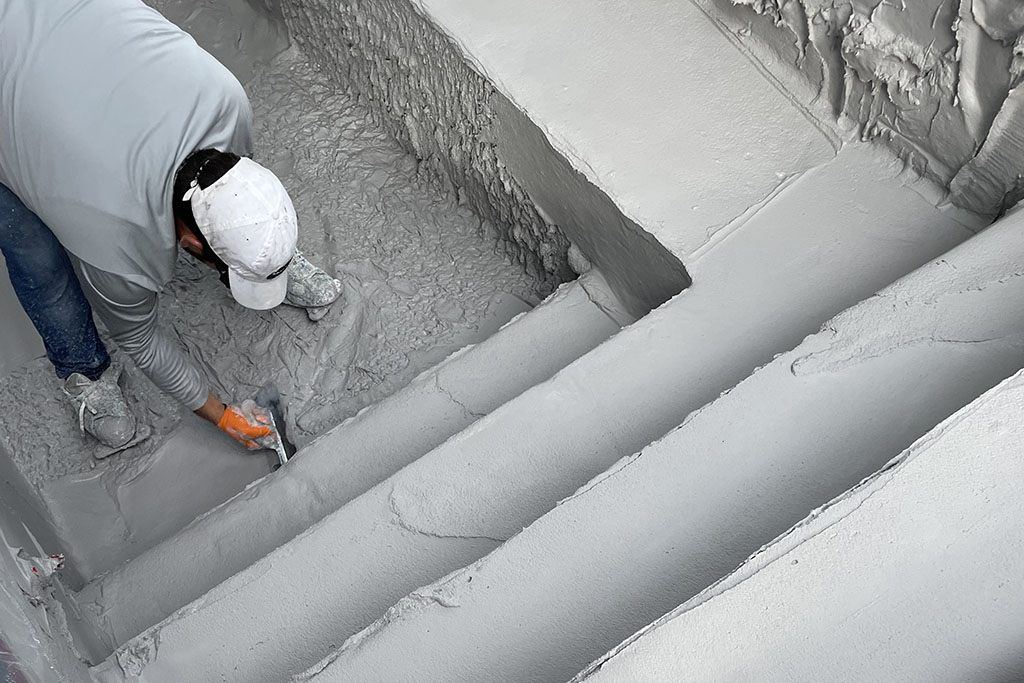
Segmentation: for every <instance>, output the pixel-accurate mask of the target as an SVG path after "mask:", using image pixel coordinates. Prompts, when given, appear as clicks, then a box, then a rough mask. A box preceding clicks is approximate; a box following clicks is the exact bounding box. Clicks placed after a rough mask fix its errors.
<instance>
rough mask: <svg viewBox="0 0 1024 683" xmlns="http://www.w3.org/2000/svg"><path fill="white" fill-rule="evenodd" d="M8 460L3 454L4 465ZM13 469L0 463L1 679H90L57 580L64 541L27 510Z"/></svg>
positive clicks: (36, 682)
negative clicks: (14, 487)
mask: <svg viewBox="0 0 1024 683" xmlns="http://www.w3.org/2000/svg"><path fill="white" fill-rule="evenodd" d="M3 455H4V454H3V453H0V456H3ZM2 463H3V459H2V457H0V468H3V467H4V466H3V464H2ZM8 474H9V473H8V472H6V471H4V470H3V469H0V479H2V485H3V488H2V495H0V681H4V683H67V681H71V680H76V681H79V680H80V681H85V680H88V679H89V673H88V671H87V670H86V667H85V665H84V664H83V663H82V662H81V661H80V660H79V657H78V653H77V652H76V651H75V650H74V648H73V647H72V645H71V638H70V635H69V628H68V620H67V615H66V613H65V611H64V609H63V607H62V606H61V604H60V602H59V600H60V599H62V598H63V597H64V591H63V589H62V587H61V585H60V583H57V582H53V581H52V580H51V577H52V574H51V573H50V572H51V571H52V569H53V567H54V563H53V562H52V561H51V560H50V559H49V557H48V556H49V555H50V554H52V553H56V552H57V551H58V550H59V544H58V543H57V542H56V539H55V536H54V535H53V531H52V529H48V528H47V526H48V525H47V524H46V522H45V520H42V519H41V518H40V516H39V515H37V514H32V513H31V512H29V511H27V510H26V509H25V506H24V505H23V503H24V500H23V499H22V498H21V496H19V495H17V494H16V493H15V495H11V493H12V490H11V483H12V482H11V481H10V480H9V479H8ZM33 570H35V571H33ZM37 572H38V573H37Z"/></svg>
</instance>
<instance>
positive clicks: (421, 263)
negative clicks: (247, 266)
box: [0, 0, 547, 578]
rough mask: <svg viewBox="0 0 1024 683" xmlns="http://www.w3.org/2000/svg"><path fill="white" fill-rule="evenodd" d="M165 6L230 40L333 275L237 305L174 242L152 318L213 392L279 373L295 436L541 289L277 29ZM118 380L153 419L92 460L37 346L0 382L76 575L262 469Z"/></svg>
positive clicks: (534, 298) (315, 249)
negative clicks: (35, 354)
mask: <svg viewBox="0 0 1024 683" xmlns="http://www.w3.org/2000/svg"><path fill="white" fill-rule="evenodd" d="M166 9H167V11H168V16H171V17H172V18H173V19H177V20H179V21H181V22H182V23H183V25H185V26H186V28H188V27H189V26H190V25H191V26H193V27H201V28H202V29H203V30H201V31H197V32H196V35H197V38H198V39H199V40H200V42H201V44H204V47H207V49H210V50H211V51H212V52H214V54H215V55H216V54H217V52H218V51H225V50H226V51H228V52H226V53H225V54H229V55H230V57H231V58H226V59H224V61H225V62H226V63H228V65H229V66H230V67H232V68H233V69H235V71H236V73H237V74H239V75H240V77H241V78H243V79H247V80H243V82H244V84H245V85H246V89H247V91H248V93H249V95H250V99H251V100H252V103H253V107H254V111H255V118H256V125H257V135H256V153H255V155H254V156H255V158H256V160H257V161H260V162H262V163H264V164H266V165H267V166H269V167H270V168H272V169H273V170H274V171H275V172H276V173H278V175H279V176H280V177H281V179H282V181H283V182H284V184H285V186H286V187H287V188H288V189H289V191H290V193H291V194H292V198H293V200H294V203H295V206H296V209H297V212H298V216H299V223H300V236H299V246H300V249H302V250H303V251H304V252H305V253H306V254H307V255H308V256H309V257H310V258H311V260H314V261H315V262H317V263H318V264H320V265H322V266H323V267H324V268H325V269H327V270H328V271H329V272H331V273H333V274H335V275H336V276H337V277H339V278H340V279H341V280H342V281H343V283H344V287H345V291H344V297H343V300H342V301H341V302H339V303H338V304H337V305H335V306H334V307H333V308H332V309H331V311H330V312H329V313H328V315H327V316H326V318H324V319H323V320H321V321H320V322H316V323H314V322H312V321H310V320H309V319H308V318H307V316H306V314H305V312H304V311H302V310H299V309H294V308H289V307H280V308H278V309H276V310H273V311H265V312H258V311H250V310H246V309H243V308H241V307H239V306H237V305H235V304H234V303H233V302H232V301H231V299H230V295H229V293H228V292H227V290H226V289H224V288H223V287H222V286H221V284H220V283H219V282H218V280H217V278H216V277H215V274H214V273H213V272H212V271H209V270H208V269H206V268H205V267H203V266H201V265H198V264H195V263H193V262H191V261H190V260H189V259H188V258H187V257H185V256H182V257H181V258H180V259H179V264H178V272H177V275H176V277H175V279H174V280H173V281H172V283H171V284H170V285H169V287H168V291H167V292H166V293H165V295H164V296H163V297H162V299H161V317H162V322H163V324H165V325H171V326H173V328H174V330H175V332H176V334H177V336H178V337H179V339H180V340H181V342H182V343H183V344H184V345H185V346H186V347H187V348H188V349H189V350H190V352H191V353H192V355H193V357H194V358H196V360H197V361H198V362H199V363H200V365H201V366H202V367H203V369H204V370H205V371H206V373H207V375H208V377H209V378H210V380H211V383H212V384H213V387H214V388H215V390H216V391H218V392H220V393H221V395H222V396H223V397H226V398H228V399H230V400H233V401H240V400H242V399H244V398H247V397H250V396H252V395H253V393H254V392H255V390H256V389H257V388H258V387H259V386H260V385H261V384H263V382H265V381H266V380H268V379H273V380H275V381H276V382H277V384H278V386H279V387H280V389H281V391H282V394H283V396H284V398H285V400H286V401H287V403H288V410H287V419H288V423H289V427H290V432H291V436H292V438H293V440H294V441H296V442H297V444H299V445H300V446H301V445H302V444H305V443H308V442H309V441H310V440H312V439H313V438H314V437H315V436H317V435H319V434H321V433H323V432H324V431H326V430H328V429H330V428H331V427H333V426H334V425H336V424H338V423H339V422H341V421H342V420H343V419H345V418H346V417H349V416H351V415H353V414H355V413H356V412H358V411H359V410H360V409H361V408H363V407H365V406H366V405H369V404H371V403H374V402H376V401H378V400H380V399H381V398H383V397H385V396H387V395H389V394H391V393H393V392H394V391H395V390H397V389H398V388H400V387H402V386H404V385H405V384H406V383H408V381H409V380H411V379H412V377H414V376H415V375H416V374H418V373H419V372H421V371H422V370H424V369H426V368H427V367H429V366H431V365H433V364H434V363H435V362H437V361H438V360H440V359H442V358H443V357H445V356H446V355H447V354H448V353H450V352H451V351H453V350H455V349H457V348H459V347H461V346H463V345H465V344H467V343H473V342H476V341H479V340H480V339H483V338H486V337H487V336H488V335H489V334H490V333H491V332H492V331H493V330H494V329H496V328H497V327H498V326H500V325H501V324H502V323H504V322H505V321H507V320H509V319H510V318H511V317H513V316H514V315H516V314H518V313H520V312H522V311H524V310H527V309H528V308H529V307H531V306H532V305H535V304H536V303H537V302H538V301H539V300H540V299H541V298H542V297H543V296H544V295H545V294H546V293H547V292H546V291H545V286H544V285H543V284H541V283H539V282H538V281H536V280H534V279H533V278H531V277H530V276H528V275H526V274H525V273H524V272H523V269H522V267H521V266H519V265H517V264H514V263H512V262H511V260H510V259H509V258H508V257H507V256H505V255H504V250H503V249H501V248H500V245H499V244H498V243H497V241H496V238H495V237H494V235H495V234H496V232H495V231H494V230H493V229H491V228H489V226H488V225H486V224H483V223H482V222H481V220H480V219H479V218H477V217H476V216H475V215H474V214H473V212H472V211H470V210H469V209H468V208H465V207H461V206H459V205H458V202H457V200H456V198H455V195H454V193H449V192H447V191H445V190H444V189H443V188H440V187H438V185H437V184H436V183H435V182H434V181H433V180H432V179H431V178H428V177H426V174H421V173H420V172H419V164H418V162H417V160H416V159H415V158H413V157H411V156H409V155H407V154H406V153H405V152H404V151H403V150H402V148H401V147H400V146H399V145H398V144H397V143H396V142H394V141H393V140H391V139H390V138H389V137H388V136H387V134H386V133H385V132H384V131H383V129H381V128H380V127H378V126H376V125H374V124H373V123H372V122H370V121H368V118H369V114H368V111H367V110H366V109H365V108H364V107H362V106H361V105H359V104H358V103H357V102H355V101H354V100H353V99H352V98H351V97H350V96H348V95H346V94H344V93H341V92H339V91H338V89H337V87H336V86H335V85H333V84H331V83H330V82H329V81H328V80H327V79H326V78H325V77H324V76H323V75H321V74H319V73H318V72H317V71H316V69H315V68H314V67H312V66H311V65H310V64H309V63H308V62H307V60H306V59H305V58H304V56H303V54H302V53H301V52H300V51H299V50H298V49H297V48H295V47H294V46H293V47H289V48H286V49H284V50H283V51H280V52H277V51H278V50H281V49H282V48H284V46H285V44H286V43H285V41H284V40H283V39H282V36H281V34H279V33H275V32H274V30H273V27H272V26H270V25H267V26H263V25H259V24H258V22H259V21H262V18H261V17H260V16H259V15H258V14H254V13H252V12H251V9H249V8H248V5H246V4H245V3H244V2H241V0H238V1H237V2H229V3H217V4H214V3H211V2H205V3H204V2H199V3H195V2H190V3H186V2H180V1H178V0H170V1H169V2H168V3H167V7H166ZM253 22H256V23H253ZM268 26H269V27H268ZM211 27H214V28H216V29H217V30H215V31H213V30H211ZM204 31H205V33H204ZM204 35H205V36H206V39H207V40H208V41H209V43H205V42H203V40H204ZM246 41H249V42H248V43H247V42H246ZM246 44H249V45H253V46H255V47H254V48H253V51H252V53H251V54H248V57H249V58H248V59H244V58H245V57H246V56H247V55H246V53H244V52H243V53H239V52H238V51H237V50H236V49H235V46H239V45H241V46H242V47H243V48H244V47H245V45H246ZM256 47H259V48H260V49H261V50H262V51H259V50H256ZM232 51H234V52H232ZM273 52H277V54H276V55H275V54H273ZM218 56H220V55H218ZM250 76H251V77H250ZM247 77H249V78H247ZM125 385H126V387H127V393H128V395H129V397H130V400H131V401H132V403H133V408H134V409H135V411H136V415H137V417H138V418H139V419H140V420H141V422H142V423H143V424H144V425H145V428H147V429H148V430H149V431H150V432H151V436H150V438H149V439H147V440H146V441H145V442H143V443H142V444H140V445H139V446H137V447H135V448H132V449H130V450H129V451H126V452H125V453H123V454H119V455H115V456H113V457H111V458H109V459H106V460H102V461H98V460H96V459H94V457H93V455H94V454H95V453H96V452H97V444H95V442H93V441H91V440H90V439H88V438H86V437H83V436H82V435H80V434H79V433H78V427H77V421H76V419H75V416H74V415H73V413H72V410H71V408H70V406H68V405H66V404H65V403H64V401H63V398H62V397H61V395H60V384H59V382H58V381H57V380H56V378H54V377H53V374H52V368H51V367H50V365H49V363H48V362H47V361H46V360H45V359H44V358H37V359H35V360H32V361H30V362H28V363H27V364H24V365H22V366H21V367H19V368H17V369H15V370H13V371H12V372H10V374H9V375H8V376H7V377H6V378H5V381H4V382H3V383H2V385H0V401H3V404H4V405H7V406H9V407H10V406H16V407H17V409H9V410H5V411H2V412H0V441H2V443H3V445H4V446H5V447H6V449H7V450H8V451H10V452H11V453H13V459H14V461H15V463H16V465H17V466H18V468H19V470H21V472H22V473H23V474H24V476H25V478H26V479H27V480H28V481H29V482H30V484H31V485H33V486H34V487H35V488H36V490H37V491H39V492H40V495H41V498H42V499H43V501H44V502H45V504H46V505H47V507H48V508H49V511H50V513H51V514H52V515H53V517H54V518H55V520H56V522H57V526H58V528H59V529H60V530H61V531H63V532H64V535H65V537H66V538H65V539H64V540H65V542H66V543H67V544H68V547H67V548H63V550H64V551H66V552H67V553H68V554H69V556H70V557H71V559H72V561H74V562H76V563H77V564H78V566H79V567H80V569H81V574H82V575H83V576H84V577H86V578H88V577H89V576H92V575H95V574H97V573H100V572H102V571H105V570H107V569H110V568H111V567H113V566H116V565H117V564H119V563H120V562H122V561H124V560H125V559H128V558H129V557H131V556H133V555H135V554H137V553H138V552H141V551H142V550H144V549H145V548H147V547H150V546H152V545H153V544H154V543H156V542H159V540H161V539H162V538H165V537H166V536H168V535H170V534H172V533H174V532H175V531H176V530H178V529H179V528H181V527H182V526H184V525H185V524H186V523H187V522H188V521H190V520H191V519H192V518H193V517H195V516H196V515H197V514H200V513H202V512H204V511H205V510H207V509H209V508H210V507H212V506H213V505H216V504H217V503H219V502H221V501H222V500H225V499H226V498H228V497H230V496H231V495H232V494H234V493H235V492H237V491H238V490H240V489H241V488H243V487H244V486H245V485H246V484H247V483H248V482H250V481H252V480H254V479H256V478H258V477H260V476H262V475H263V474H265V473H266V472H268V471H269V466H270V459H269V458H268V457H266V454H257V455H250V454H248V453H246V452H245V451H244V450H241V449H239V448H238V447H236V446H235V444H234V443H233V442H231V441H230V440H228V439H227V437H224V436H223V435H221V434H219V433H217V432H216V430H213V429H212V428H209V426H208V425H206V424H204V423H202V422H201V421H199V420H198V419H197V418H195V417H194V416H192V415H190V414H188V413H187V412H186V411H184V409H183V408H181V407H180V406H178V405H177V404H176V403H175V402H173V401H172V400H171V399H169V398H168V397H166V396H163V395H162V394H161V393H160V392H159V391H157V390H156V389H155V388H154V387H153V386H152V385H151V384H150V383H149V382H148V380H146V379H145V378H144V377H142V376H141V374H140V373H139V372H138V371H137V370H135V369H134V368H132V367H131V366H130V363H128V364H127V367H126V371H125Z"/></svg>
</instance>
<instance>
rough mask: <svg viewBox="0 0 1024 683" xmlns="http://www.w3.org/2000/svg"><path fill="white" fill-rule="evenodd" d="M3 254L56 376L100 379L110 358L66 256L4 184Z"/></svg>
mask: <svg viewBox="0 0 1024 683" xmlns="http://www.w3.org/2000/svg"><path fill="white" fill-rule="evenodd" d="M0 252H3V255H4V259H5V260H6V261H7V272H8V274H9V275H10V278H11V284H12V285H13V286H14V293H15V294H16V295H17V296H18V300H19V301H20V302H21V307H22V308H24V309H25V312H26V313H27V314H28V317H29V318H30V319H31V320H32V324H33V325H35V327H36V330H37V331H38V332H39V336H40V337H42V338H43V345H44V346H45V347H46V357H47V358H49V359H50V362H51V363H53V367H54V369H55V370H56V371H57V376H58V377H60V378H61V379H65V378H67V377H68V376H69V375H70V374H71V373H73V372H78V373H81V374H83V375H85V376H86V377H88V378H89V379H91V380H95V379H99V376H100V375H102V374H103V371H104V370H106V369H107V368H108V367H109V366H110V356H109V355H108V354H107V349H106V348H105V347H104V346H103V342H102V341H100V336H99V334H97V332H96V325H95V324H94V323H93V320H92V308H90V307H89V302H88V301H87V300H86V298H85V295H84V294H83V293H82V287H81V285H79V284H78V278H77V277H76V276H75V271H74V269H73V268H72V267H71V261H70V260H69V259H68V255H67V252H65V251H64V247H62V246H61V245H60V242H58V241H57V238H56V237H55V236H54V235H53V233H52V232H51V231H50V229H49V228H48V227H46V224H44V223H43V222H42V221H41V220H39V217H38V216H36V215H35V214H34V213H32V211H30V210H29V209H28V207H26V206H25V205H24V204H22V203H21V200H20V199H18V197H17V195H15V194H14V193H13V192H11V191H10V190H9V189H7V188H6V187H4V186H3V185H2V184H0Z"/></svg>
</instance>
